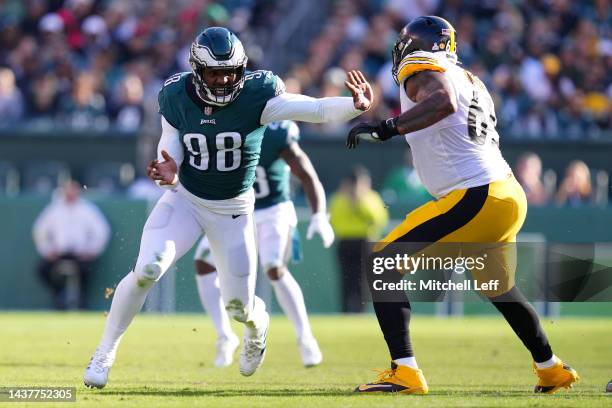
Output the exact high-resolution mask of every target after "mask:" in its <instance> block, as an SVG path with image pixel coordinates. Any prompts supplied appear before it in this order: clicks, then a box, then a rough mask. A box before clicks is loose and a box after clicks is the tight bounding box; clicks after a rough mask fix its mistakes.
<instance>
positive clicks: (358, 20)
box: [0, 0, 612, 139]
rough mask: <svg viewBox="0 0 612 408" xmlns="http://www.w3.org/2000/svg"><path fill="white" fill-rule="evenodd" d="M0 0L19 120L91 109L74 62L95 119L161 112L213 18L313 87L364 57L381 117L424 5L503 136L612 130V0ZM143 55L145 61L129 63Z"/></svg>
mask: <svg viewBox="0 0 612 408" xmlns="http://www.w3.org/2000/svg"><path fill="white" fill-rule="evenodd" d="M8 3H10V7H8V6H7V7H3V9H2V10H1V11H0V45H1V46H0V66H5V67H10V68H11V69H12V71H13V73H14V76H15V86H16V88H17V89H16V90H15V92H14V93H15V94H16V95H17V94H19V93H21V94H22V95H24V96H25V98H26V102H27V103H26V104H25V106H24V107H23V109H22V111H23V115H18V116H19V117H21V118H23V119H24V120H25V121H27V120H29V119H30V118H31V117H37V118H39V119H40V118H43V119H44V118H45V117H55V116H57V115H58V114H61V116H62V117H64V118H68V119H67V120H66V121H65V122H64V124H65V125H67V126H72V125H75V126H77V127H78V126H80V124H81V123H82V122H81V120H80V119H79V120H73V119H75V116H76V117H77V118H81V119H82V118H83V117H86V115H83V105H82V104H79V103H77V102H75V101H74V99H75V95H76V94H75V93H74V91H73V90H74V88H80V89H81V90H80V91H79V93H82V92H84V91H83V88H87V87H88V86H89V85H86V84H83V80H82V78H83V77H82V75H81V73H93V75H94V77H95V81H94V86H93V91H90V93H92V92H93V95H94V97H93V98H89V99H90V100H89V101H86V102H85V104H84V106H85V107H86V108H85V110H86V111H89V112H90V113H89V114H91V111H92V110H94V111H95V121H94V123H95V124H97V126H98V127H99V128H100V129H102V128H106V127H107V126H117V127H118V128H119V129H123V130H131V129H132V128H133V127H134V126H138V125H139V124H140V125H141V124H142V120H143V118H142V116H144V117H145V118H144V119H146V116H147V114H152V115H153V116H155V115H156V111H155V110H153V111H151V110H149V109H148V108H147V107H146V106H145V105H146V103H147V101H148V100H153V101H154V98H151V99H149V98H148V97H149V96H151V95H150V93H151V90H154V91H156V90H157V89H159V86H160V85H161V83H162V82H163V80H164V79H165V78H167V77H168V76H169V75H170V74H173V73H175V72H177V71H188V70H189V65H188V63H187V55H188V50H189V44H190V42H191V41H192V40H193V38H194V37H195V35H196V34H197V32H199V31H200V30H201V29H202V28H203V27H206V26H211V25H225V26H227V27H229V28H230V29H232V30H234V31H235V32H237V34H238V35H239V36H240V38H241V39H242V41H243V42H244V43H245V48H246V50H247V54H248V55H249V60H250V62H251V64H252V65H253V67H254V68H265V69H273V70H274V71H275V72H276V73H278V74H280V75H282V76H283V77H287V78H288V79H290V80H291V81H292V82H293V84H292V89H301V90H302V91H303V92H305V93H307V94H309V95H313V96H329V95H335V94H343V93H344V92H345V91H344V89H343V87H342V86H341V84H342V79H343V78H342V74H343V73H342V71H339V69H341V70H346V69H361V70H362V71H364V72H365V73H366V75H367V76H368V77H369V78H371V79H376V80H375V83H374V84H373V86H374V88H375V91H377V92H378V93H377V94H379V95H382V98H377V99H379V100H378V103H377V105H376V106H374V107H373V109H372V110H371V112H369V113H368V114H367V115H368V116H369V118H377V119H380V118H381V117H386V116H389V115H391V114H394V113H397V112H398V108H399V106H398V103H397V99H398V98H397V92H398V91H397V87H396V86H395V84H394V82H393V80H392V77H391V72H390V50H391V47H392V46H393V42H394V40H395V38H396V35H397V33H398V31H399V30H400V29H401V27H402V26H403V25H404V24H406V23H408V22H409V21H410V20H411V19H413V18H414V17H416V16H418V15H423V14H437V15H440V16H443V17H445V18H446V19H448V20H449V21H450V22H451V23H452V24H453V25H454V26H455V28H457V31H458V38H457V41H458V54H459V60H460V61H461V62H462V64H463V66H464V67H465V68H467V69H468V70H470V71H472V72H473V73H474V74H476V75H478V76H479V77H480V78H481V79H482V80H483V81H484V82H485V84H486V85H487V88H488V89H490V90H491V92H492V95H493V97H494V99H495V102H496V107H497V111H498V112H497V113H498V126H499V128H500V130H501V132H500V133H501V134H502V136H503V137H504V138H505V137H517V138H542V137H547V138H568V139H569V138H571V139H584V138H601V137H610V132H609V130H610V121H611V120H612V119H611V118H612V114H611V113H612V104H611V103H610V99H611V97H612V38H611V36H612V28H611V27H612V8H611V7H610V2H609V1H606V0H592V1H580V2H576V1H570V0H555V1H550V0H532V1H525V0H517V1H486V2H482V1H474V0H446V1H442V0H389V1H379V0H377V1H347V0H338V1H330V0H313V1H310V2H307V3H306V2H305V5H304V6H303V7H300V8H296V7H294V4H293V2H292V1H289V0H275V1H265V2H260V1H252V0H225V1H221V0H216V1H215V0H176V1H170V0H154V1H148V0H107V1H95V0H66V1H61V0H60V1H53V0H27V1H23V2H15V1H13V2H8ZM296 10H298V11H299V10H301V11H300V12H301V13H302V14H301V15H298V14H296V13H295V11H296ZM289 11H291V12H289ZM139 65H140V66H143V65H144V66H145V67H148V69H149V70H150V72H148V73H146V74H143V70H142V69H141V68H138V70H139V71H140V72H139V73H137V72H135V71H136V70H137V68H136V67H137V66H139ZM132 75H137V76H138V77H139V79H140V81H141V85H140V86H139V85H138V84H137V82H136V81H134V80H133V78H132ZM40 78H44V80H41V79H40ZM41 81H42V83H40V82H41ZM338 84H340V85H338ZM126 86H127V89H126ZM40 87H42V89H43V90H42V93H43V96H40V97H38V96H37V93H38V92H39V88H40ZM139 88H142V90H143V95H144V97H143V98H140V97H139V96H138V94H139V93H140V91H139ZM128 94H129V95H128ZM70 95H72V98H71V97H70ZM58 98H59V99H61V100H62V101H63V103H61V104H58V103H57V99H58ZM37 99H38V100H37ZM92 99H93V101H92ZM103 100H104V101H106V103H102V101H103ZM66 101H68V102H66ZM71 101H72V102H71ZM92 104H93V105H94V106H95V108H94V106H92ZM67 105H68V106H67ZM124 105H126V106H124ZM16 106H17V105H16ZM122 107H126V109H125V111H124V112H123V113H121V111H122V110H123V109H121V108H122ZM366 118H367V116H366ZM517 118H525V119H524V120H517ZM103 119H104V120H103ZM37 123H38V124H40V123H44V121H43V122H41V121H38V122H37ZM51 125H52V124H51V123H47V126H51ZM310 127H311V128H312V129H316V130H318V131H320V132H325V133H335V134H341V133H342V132H341V131H342V130H343V129H342V128H340V127H338V126H327V127H321V126H318V125H310Z"/></svg>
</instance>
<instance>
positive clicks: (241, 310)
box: [225, 299, 249, 323]
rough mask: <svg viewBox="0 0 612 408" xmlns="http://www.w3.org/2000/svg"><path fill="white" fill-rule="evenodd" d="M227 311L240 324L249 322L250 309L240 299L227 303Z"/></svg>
mask: <svg viewBox="0 0 612 408" xmlns="http://www.w3.org/2000/svg"><path fill="white" fill-rule="evenodd" d="M225 310H227V314H228V315H229V316H230V317H231V318H232V319H234V320H236V321H238V322H240V323H246V322H247V321H248V320H249V313H248V309H247V307H246V306H245V305H244V304H243V303H242V302H241V301H240V300H239V299H232V300H230V301H229V302H227V303H226V305H225Z"/></svg>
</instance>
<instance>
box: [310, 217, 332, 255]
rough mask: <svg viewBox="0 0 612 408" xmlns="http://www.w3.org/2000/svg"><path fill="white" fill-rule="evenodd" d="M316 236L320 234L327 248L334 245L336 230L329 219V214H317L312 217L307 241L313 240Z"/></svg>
mask: <svg viewBox="0 0 612 408" xmlns="http://www.w3.org/2000/svg"><path fill="white" fill-rule="evenodd" d="M314 234H319V236H320V237H321V240H322V241H323V246H324V247H325V248H329V247H330V246H331V244H333V243H334V238H335V235H334V230H333V228H332V226H331V224H330V223H329V220H328V219H327V214H325V213H316V214H313V215H312V218H311V219H310V224H309V225H308V231H307V232H306V239H312V237H314Z"/></svg>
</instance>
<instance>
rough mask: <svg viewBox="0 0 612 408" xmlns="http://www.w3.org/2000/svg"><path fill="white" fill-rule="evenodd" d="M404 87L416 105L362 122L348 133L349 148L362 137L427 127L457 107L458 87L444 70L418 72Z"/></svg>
mask: <svg viewBox="0 0 612 408" xmlns="http://www.w3.org/2000/svg"><path fill="white" fill-rule="evenodd" d="M404 89H405V92H406V94H407V95H408V97H409V98H410V99H412V100H413V101H415V102H416V105H414V106H413V107H412V108H411V109H408V110H407V111H406V112H404V113H402V114H401V115H399V116H397V117H395V118H389V119H386V120H383V121H381V122H366V123H359V124H358V125H356V126H355V127H353V129H351V131H350V133H349V136H348V139H347V142H346V144H347V146H348V147H349V148H354V147H356V146H357V144H358V143H359V139H364V140H368V141H375V142H380V141H385V140H388V139H390V138H392V137H393V136H397V135H400V134H402V135H403V134H406V133H410V132H415V131H417V130H421V129H425V128H426V127H429V126H431V125H433V124H434V123H437V122H439V121H441V120H442V119H444V118H445V117H447V116H449V115H451V114H453V113H455V112H456V111H457V96H456V95H455V90H454V88H453V86H452V85H451V83H450V82H449V80H448V78H446V76H444V74H443V73H440V72H436V71H422V72H419V73H418V74H416V75H414V76H412V77H410V78H408V79H407V80H406V81H405V82H404Z"/></svg>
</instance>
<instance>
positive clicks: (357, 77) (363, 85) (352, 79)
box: [344, 70, 374, 111]
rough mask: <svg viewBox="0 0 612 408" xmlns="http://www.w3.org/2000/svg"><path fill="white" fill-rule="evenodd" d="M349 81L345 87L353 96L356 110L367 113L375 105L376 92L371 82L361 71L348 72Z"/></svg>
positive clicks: (345, 83) (345, 82)
mask: <svg viewBox="0 0 612 408" xmlns="http://www.w3.org/2000/svg"><path fill="white" fill-rule="evenodd" d="M347 77H348V79H347V80H346V81H344V85H345V86H346V88H347V89H348V90H349V91H350V92H351V95H352V96H353V103H354V105H355V109H359V110H362V111H367V110H368V109H370V106H372V104H373V103H374V92H373V91H372V87H371V86H370V84H369V82H368V81H367V80H366V79H365V77H364V76H363V74H362V73H361V71H358V70H354V71H349V72H347Z"/></svg>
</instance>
